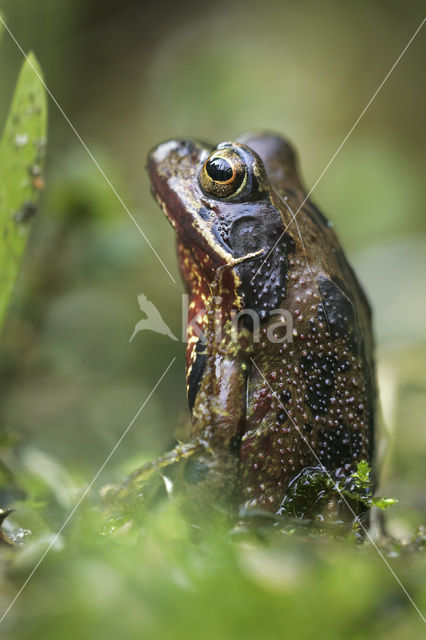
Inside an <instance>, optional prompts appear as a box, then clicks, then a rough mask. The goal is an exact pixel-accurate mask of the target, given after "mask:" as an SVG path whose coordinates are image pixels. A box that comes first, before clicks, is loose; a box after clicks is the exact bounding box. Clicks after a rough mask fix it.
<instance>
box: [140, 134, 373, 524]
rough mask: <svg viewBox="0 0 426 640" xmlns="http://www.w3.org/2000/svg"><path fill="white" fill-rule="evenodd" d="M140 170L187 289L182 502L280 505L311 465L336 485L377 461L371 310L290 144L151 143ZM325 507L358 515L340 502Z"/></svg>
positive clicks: (274, 508) (253, 507) (267, 139)
mask: <svg viewBox="0 0 426 640" xmlns="http://www.w3.org/2000/svg"><path fill="white" fill-rule="evenodd" d="M147 171H148V175H149V178H150V183H151V190H152V193H153V196H154V198H155V199H156V201H157V202H158V204H159V206H160V207H161V209H162V210H163V212H164V214H165V215H166V217H167V219H168V220H169V222H170V223H171V225H172V227H173V228H174V230H175V234H176V243H177V256H178V264H179V269H180V273H181V276H182V280H183V283H184V286H185V289H186V293H187V295H188V297H189V306H188V321H187V329H186V331H187V341H186V383H187V397H188V403H189V409H190V412H191V433H190V442H191V443H198V444H197V446H194V447H193V449H192V450H191V451H192V452H193V453H194V452H195V453H194V455H192V454H191V456H189V457H188V459H187V460H185V461H184V464H183V471H182V474H181V476H180V478H181V484H183V485H184V487H185V495H186V497H187V499H189V500H190V501H191V500H192V501H193V503H194V504H195V505H196V507H195V508H196V509H199V508H200V507H201V506H202V505H203V504H206V503H209V504H210V505H211V504H222V505H223V504H226V505H228V506H229V507H230V508H232V509H237V510H239V512H241V510H242V511H244V512H249V511H252V512H258V511H262V512H268V513H274V514H277V513H282V509H283V505H284V504H285V503H286V495H287V493H288V492H289V491H291V488H292V487H293V488H294V486H295V483H297V482H298V481H300V478H303V477H304V475H305V474H306V470H309V469H314V470H316V471H315V473H321V474H325V476H327V478H329V479H332V480H333V482H334V481H336V482H337V480H335V479H339V482H340V481H341V479H342V478H343V481H344V479H347V478H350V477H351V474H352V473H353V472H354V470H355V469H356V465H357V463H359V462H360V461H362V460H365V461H367V462H368V463H369V464H370V465H371V466H372V467H373V470H374V460H375V423H376V395H377V391H376V381H375V362H374V338H373V330H372V313H371V307H370V305H369V302H368V300H367V297H366V295H365V293H364V291H363V288H362V287H361V285H360V283H359V281H358V279H357V277H356V275H355V273H354V271H353V269H352V267H351V266H350V264H349V262H348V260H347V258H346V256H345V253H344V251H343V249H342V247H341V245H340V243H339V240H338V238H337V235H336V233H335V231H334V229H333V226H332V224H331V223H330V222H329V221H328V219H327V218H326V217H325V216H324V214H323V213H322V212H321V211H320V210H319V209H318V207H317V206H316V205H315V204H314V203H313V202H312V200H311V199H310V197H309V194H308V192H307V190H306V188H305V187H304V185H303V182H302V179H301V178H300V172H299V168H298V160H297V156H296V152H295V150H294V148H293V146H292V144H291V143H290V142H289V141H288V140H287V139H286V138H284V137H282V136H281V135H278V134H276V133H265V132H260V133H257V132H251V133H246V134H243V135H241V136H239V137H238V138H236V139H235V140H233V141H225V142H221V143H219V144H216V145H212V144H208V143H205V142H200V141H196V140H195V141H194V140H185V139H171V140H168V141H166V142H163V143H161V144H159V145H157V146H156V147H154V148H153V149H152V150H151V151H150V153H149V155H148V162H147ZM287 502H288V500H287ZM313 507H314V505H312V508H313ZM327 509H328V512H331V513H333V514H334V517H335V518H341V517H343V516H342V513H343V512H344V514H345V515H346V516H347V517H350V518H352V516H354V517H358V516H360V514H359V513H355V512H354V509H357V507H356V506H354V505H351V504H348V501H347V500H340V499H336V498H333V499H331V500H328V503H327ZM364 511H365V510H364ZM305 512H306V513H309V514H311V513H312V509H311V508H308V509H305ZM361 515H362V514H361Z"/></svg>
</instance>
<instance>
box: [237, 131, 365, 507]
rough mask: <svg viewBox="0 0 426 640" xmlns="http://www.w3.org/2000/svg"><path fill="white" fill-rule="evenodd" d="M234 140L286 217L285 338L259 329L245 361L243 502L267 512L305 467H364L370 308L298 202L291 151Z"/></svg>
mask: <svg viewBox="0 0 426 640" xmlns="http://www.w3.org/2000/svg"><path fill="white" fill-rule="evenodd" d="M242 141H243V142H244V144H247V145H248V146H250V147H251V148H252V149H253V150H255V151H256V152H257V153H258V154H259V156H260V157H261V158H262V160H263V163H264V165H265V168H266V171H267V174H268V179H269V182H270V183H271V184H272V185H273V187H274V189H275V190H276V198H277V199H279V200H280V201H281V206H282V207H283V209H284V211H286V212H287V213H289V214H290V220H291V223H288V222H287V223H285V221H284V222H283V231H284V229H285V230H286V233H290V232H291V236H292V238H293V241H294V248H293V251H292V252H291V255H290V260H289V267H288V272H287V281H286V288H285V292H284V296H283V299H282V307H283V308H284V309H286V310H288V311H290V314H291V318H292V322H293V340H292V342H291V343H288V344H286V343H282V344H271V343H270V341H269V340H267V339H266V336H267V330H268V322H267V323H266V324H265V327H264V332H263V337H264V339H263V341H261V343H260V344H259V345H258V348H257V349H256V350H255V353H254V357H253V360H254V362H255V363H256V364H255V366H254V367H253V369H252V372H251V376H250V379H249V383H248V402H247V407H248V411H247V415H246V424H245V433H244V436H243V439H242V448H241V453H242V469H243V478H244V479H243V482H242V486H243V487H244V489H243V491H244V494H245V495H244V498H245V504H246V506H252V507H253V506H261V507H264V508H270V509H274V510H275V509H276V508H277V506H278V504H277V500H278V496H277V489H276V488H277V486H282V487H283V494H284V492H285V489H286V487H287V486H288V484H289V482H290V481H291V480H292V479H293V478H294V477H295V476H296V475H297V474H298V473H300V472H301V471H302V470H303V469H304V468H305V467H307V466H323V467H325V468H326V469H327V470H329V471H331V472H333V473H334V472H338V473H340V471H341V470H343V472H345V471H346V472H347V473H349V472H350V471H352V470H353V469H354V465H355V463H356V462H359V461H360V460H362V459H366V460H368V461H369V462H370V463H371V462H372V459H373V453H374V452H373V449H374V421H375V393H376V391H375V373H374V360H373V336H372V329H371V311H370V307H369V304H368V302H367V299H366V297H365V295H364V292H363V290H362V288H361V286H360V284H359V282H358V280H357V278H356V276H355V274H354V272H353V270H352V268H351V267H350V265H349V263H348V262H347V260H346V257H345V255H344V253H343V251H342V248H341V246H340V244H339V242H338V240H337V237H336V235H335V233H334V231H333V229H332V228H331V226H330V224H329V223H328V221H327V219H326V218H325V216H324V215H323V214H322V213H321V212H320V211H319V210H318V209H317V208H316V207H315V205H313V204H312V202H311V201H310V200H309V199H307V197H306V195H307V194H306V191H305V189H304V188H303V186H302V184H301V182H300V179H299V176H298V174H297V170H296V161H295V156H294V152H293V150H292V148H291V146H290V145H289V144H288V143H287V142H286V141H285V140H283V139H282V138H280V137H277V136H272V135H271V136H269V135H260V136H257V135H254V136H246V137H244V138H243V140H242ZM285 219H288V218H285ZM270 323H271V321H269V324H270ZM265 372H267V373H266V375H265ZM259 452H260V455H259Z"/></svg>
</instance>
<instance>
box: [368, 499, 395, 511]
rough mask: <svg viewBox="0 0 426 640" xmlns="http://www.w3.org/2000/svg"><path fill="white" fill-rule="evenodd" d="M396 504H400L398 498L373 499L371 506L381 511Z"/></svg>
mask: <svg viewBox="0 0 426 640" xmlns="http://www.w3.org/2000/svg"><path fill="white" fill-rule="evenodd" d="M395 502H398V500H397V499H396V498H372V500H371V504H372V505H373V506H374V507H378V508H379V509H387V508H388V507H391V506H392V505H393V504H395Z"/></svg>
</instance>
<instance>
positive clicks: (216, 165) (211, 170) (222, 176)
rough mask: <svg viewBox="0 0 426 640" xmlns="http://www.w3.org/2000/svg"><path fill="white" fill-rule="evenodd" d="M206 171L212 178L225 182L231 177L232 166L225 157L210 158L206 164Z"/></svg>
mask: <svg viewBox="0 0 426 640" xmlns="http://www.w3.org/2000/svg"><path fill="white" fill-rule="evenodd" d="M206 171H207V173H208V175H209V176H210V178H211V179H212V180H217V181H219V182H226V181H227V180H230V179H231V178H232V174H233V171H232V167H231V165H230V164H229V162H228V161H227V160H225V158H212V160H209V161H208V162H207V164H206Z"/></svg>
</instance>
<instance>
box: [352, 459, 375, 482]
mask: <svg viewBox="0 0 426 640" xmlns="http://www.w3.org/2000/svg"><path fill="white" fill-rule="evenodd" d="M370 471H371V469H370V466H369V464H368V462H367V461H366V460H361V462H357V465H356V471H355V472H354V473H351V477H352V478H355V484H356V485H357V487H360V488H367V487H368V486H370Z"/></svg>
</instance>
